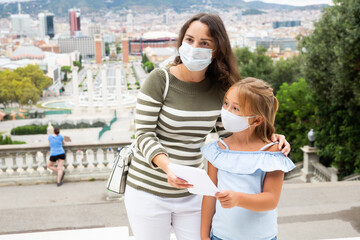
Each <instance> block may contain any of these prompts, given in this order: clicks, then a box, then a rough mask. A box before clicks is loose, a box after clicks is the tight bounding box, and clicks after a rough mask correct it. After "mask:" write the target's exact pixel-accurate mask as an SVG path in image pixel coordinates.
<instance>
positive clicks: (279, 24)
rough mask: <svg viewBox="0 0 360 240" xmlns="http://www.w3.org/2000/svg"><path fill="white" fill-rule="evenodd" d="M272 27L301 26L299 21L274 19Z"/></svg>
mask: <svg viewBox="0 0 360 240" xmlns="http://www.w3.org/2000/svg"><path fill="white" fill-rule="evenodd" d="M272 26H273V28H274V29H276V28H280V27H298V26H301V21H299V20H298V21H275V22H273V23H272Z"/></svg>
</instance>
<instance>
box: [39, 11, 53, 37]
mask: <svg viewBox="0 0 360 240" xmlns="http://www.w3.org/2000/svg"><path fill="white" fill-rule="evenodd" d="M38 16H39V34H40V37H41V38H45V36H49V37H50V38H53V37H54V35H55V31H54V14H53V13H39V15H38Z"/></svg>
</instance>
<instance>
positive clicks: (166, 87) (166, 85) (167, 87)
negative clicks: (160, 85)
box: [161, 68, 169, 102]
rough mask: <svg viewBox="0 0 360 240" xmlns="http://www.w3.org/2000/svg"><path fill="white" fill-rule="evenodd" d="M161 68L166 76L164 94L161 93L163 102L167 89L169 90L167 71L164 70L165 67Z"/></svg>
mask: <svg viewBox="0 0 360 240" xmlns="http://www.w3.org/2000/svg"><path fill="white" fill-rule="evenodd" d="M161 70H163V71H164V73H165V76H166V83H165V90H164V95H163V102H164V101H165V99H166V95H167V93H168V90H169V73H168V72H167V71H166V69H165V68H161Z"/></svg>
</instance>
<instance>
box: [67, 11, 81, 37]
mask: <svg viewBox="0 0 360 240" xmlns="http://www.w3.org/2000/svg"><path fill="white" fill-rule="evenodd" d="M80 15H81V14H80V9H69V18H70V35H71V36H74V35H75V32H80V31H81V27H80Z"/></svg>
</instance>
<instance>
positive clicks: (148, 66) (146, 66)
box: [143, 61, 155, 73]
mask: <svg viewBox="0 0 360 240" xmlns="http://www.w3.org/2000/svg"><path fill="white" fill-rule="evenodd" d="M143 68H144V69H145V70H146V71H147V72H148V73H149V72H151V71H152V70H154V68H155V65H154V63H153V62H150V61H147V62H146V63H145V64H144V66H143Z"/></svg>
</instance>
